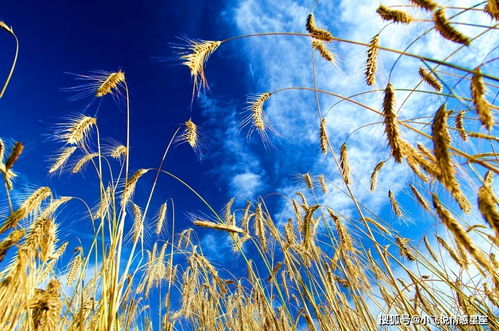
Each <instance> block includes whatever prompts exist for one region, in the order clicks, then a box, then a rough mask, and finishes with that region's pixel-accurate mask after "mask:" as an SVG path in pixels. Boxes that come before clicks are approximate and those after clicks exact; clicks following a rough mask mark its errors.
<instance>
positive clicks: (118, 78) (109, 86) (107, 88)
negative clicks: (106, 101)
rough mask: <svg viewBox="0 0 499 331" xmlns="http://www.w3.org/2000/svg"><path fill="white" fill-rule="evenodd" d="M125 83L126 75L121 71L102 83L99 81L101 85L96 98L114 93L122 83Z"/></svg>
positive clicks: (110, 75) (112, 73) (104, 79)
mask: <svg viewBox="0 0 499 331" xmlns="http://www.w3.org/2000/svg"><path fill="white" fill-rule="evenodd" d="M124 81H125V73H124V72H123V71H121V70H119V71H117V72H111V73H109V74H108V75H107V76H105V78H103V79H102V80H101V81H99V83H100V85H99V86H98V87H97V91H96V92H95V96H96V97H98V98H100V97H103V96H105V95H107V94H110V93H112V90H113V89H116V88H117V87H118V85H119V84H120V83H123V82H124Z"/></svg>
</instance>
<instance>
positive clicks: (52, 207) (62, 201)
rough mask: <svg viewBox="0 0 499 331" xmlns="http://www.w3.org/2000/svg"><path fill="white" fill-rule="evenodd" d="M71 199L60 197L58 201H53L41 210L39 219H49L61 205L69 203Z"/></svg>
mask: <svg viewBox="0 0 499 331" xmlns="http://www.w3.org/2000/svg"><path fill="white" fill-rule="evenodd" d="M71 199H73V198H72V197H60V198H59V199H56V200H53V201H52V202H50V204H49V205H48V207H47V208H45V209H44V210H43V212H42V213H41V214H40V217H41V218H48V217H51V216H52V215H53V214H54V212H55V211H56V210H57V209H58V208H59V207H60V206H62V205H63V204H65V203H66V202H68V201H70V200H71Z"/></svg>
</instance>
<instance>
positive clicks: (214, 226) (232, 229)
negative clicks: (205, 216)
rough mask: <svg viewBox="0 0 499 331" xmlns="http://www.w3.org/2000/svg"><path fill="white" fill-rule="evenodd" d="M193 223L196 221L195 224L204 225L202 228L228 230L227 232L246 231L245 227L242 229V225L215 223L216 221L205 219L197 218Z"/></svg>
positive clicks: (241, 232)
mask: <svg viewBox="0 0 499 331" xmlns="http://www.w3.org/2000/svg"><path fill="white" fill-rule="evenodd" d="M193 223H194V225H196V226H199V227H202V228H209V229H215V230H220V231H227V232H231V233H240V234H244V233H245V232H244V230H243V229H241V228H240V227H238V226H235V225H228V224H222V223H215V222H211V221H205V220H195V221H194V222H193Z"/></svg>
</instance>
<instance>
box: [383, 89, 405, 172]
mask: <svg viewBox="0 0 499 331" xmlns="http://www.w3.org/2000/svg"><path fill="white" fill-rule="evenodd" d="M394 105H395V92H394V91H393V86H392V84H391V83H388V85H386V88H385V96H384V99H383V114H384V116H385V117H384V119H383V122H384V123H385V133H386V137H387V139H388V145H389V146H390V148H391V150H392V156H393V157H394V159H395V161H396V162H398V163H401V162H402V157H403V155H402V143H403V141H402V138H401V137H400V132H399V128H398V126H397V115H396V114H395V110H394V107H395V106H394Z"/></svg>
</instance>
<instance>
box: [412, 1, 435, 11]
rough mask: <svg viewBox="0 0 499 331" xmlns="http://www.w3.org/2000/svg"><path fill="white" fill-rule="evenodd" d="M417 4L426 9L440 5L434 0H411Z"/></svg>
mask: <svg viewBox="0 0 499 331" xmlns="http://www.w3.org/2000/svg"><path fill="white" fill-rule="evenodd" d="M409 1H411V2H412V3H413V4H415V5H416V6H418V7H420V8H423V9H426V10H430V11H431V10H433V9H435V8H437V7H438V3H436V2H435V1H432V0H409Z"/></svg>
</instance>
